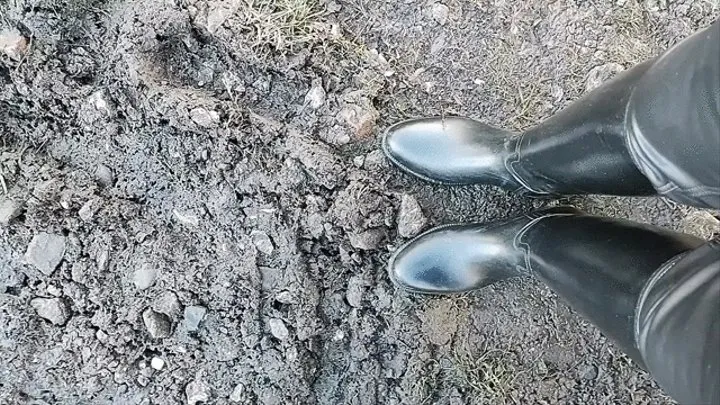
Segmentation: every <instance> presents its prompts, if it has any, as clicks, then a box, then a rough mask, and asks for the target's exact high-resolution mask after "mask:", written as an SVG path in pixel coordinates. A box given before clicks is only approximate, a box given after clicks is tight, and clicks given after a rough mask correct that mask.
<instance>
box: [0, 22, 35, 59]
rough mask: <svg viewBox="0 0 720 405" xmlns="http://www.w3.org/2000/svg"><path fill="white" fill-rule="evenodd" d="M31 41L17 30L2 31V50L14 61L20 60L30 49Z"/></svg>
mask: <svg viewBox="0 0 720 405" xmlns="http://www.w3.org/2000/svg"><path fill="white" fill-rule="evenodd" d="M28 45H29V41H28V39H27V38H25V37H24V36H22V35H21V34H20V33H19V32H17V31H16V30H3V31H2V32H0V51H2V53H4V54H5V55H6V56H7V57H8V58H10V59H12V60H14V61H20V60H21V59H22V58H23V57H24V56H25V53H26V52H27V50H28Z"/></svg>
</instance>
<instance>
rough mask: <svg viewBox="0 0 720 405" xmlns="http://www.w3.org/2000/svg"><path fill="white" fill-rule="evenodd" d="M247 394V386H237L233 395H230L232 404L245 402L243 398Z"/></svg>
mask: <svg viewBox="0 0 720 405" xmlns="http://www.w3.org/2000/svg"><path fill="white" fill-rule="evenodd" d="M244 394H245V386H244V385H243V384H242V383H241V384H238V385H236V386H235V388H233V390H232V393H231V394H230V402H236V403H237V402H241V401H242V400H243V396H244Z"/></svg>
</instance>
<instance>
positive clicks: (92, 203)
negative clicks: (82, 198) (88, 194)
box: [78, 198, 102, 222]
mask: <svg viewBox="0 0 720 405" xmlns="http://www.w3.org/2000/svg"><path fill="white" fill-rule="evenodd" d="M101 205H102V199H100V198H92V199H90V200H88V201H87V202H86V203H85V204H83V206H82V207H81V208H80V211H78V216H79V217H80V219H82V220H83V221H84V222H90V221H92V219H93V217H94V216H95V214H96V213H97V212H98V210H100V206H101Z"/></svg>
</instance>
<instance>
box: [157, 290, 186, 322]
mask: <svg viewBox="0 0 720 405" xmlns="http://www.w3.org/2000/svg"><path fill="white" fill-rule="evenodd" d="M153 311H155V312H159V313H161V314H165V315H167V316H169V317H170V319H174V318H177V317H178V316H179V315H180V311H182V308H181V305H180V300H178V297H177V295H175V293H174V292H172V291H165V292H164V293H163V294H162V295H161V296H160V297H159V298H157V299H156V300H155V302H153Z"/></svg>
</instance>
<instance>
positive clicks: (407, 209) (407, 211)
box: [397, 194, 427, 238]
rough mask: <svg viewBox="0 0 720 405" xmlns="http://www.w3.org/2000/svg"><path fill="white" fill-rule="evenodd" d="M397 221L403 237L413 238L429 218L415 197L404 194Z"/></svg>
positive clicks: (399, 231)
mask: <svg viewBox="0 0 720 405" xmlns="http://www.w3.org/2000/svg"><path fill="white" fill-rule="evenodd" d="M397 223H398V233H399V234H400V236H402V237H403V238H411V237H413V236H415V235H417V234H418V233H420V231H421V230H422V229H423V228H424V227H425V224H426V223H427V218H425V215H424V214H423V212H422V208H421V207H420V204H419V203H418V201H417V199H416V198H415V197H413V196H411V195H409V194H403V196H402V201H401V202H400V213H399V214H398V220H397Z"/></svg>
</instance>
